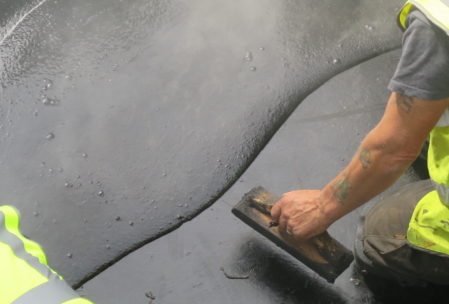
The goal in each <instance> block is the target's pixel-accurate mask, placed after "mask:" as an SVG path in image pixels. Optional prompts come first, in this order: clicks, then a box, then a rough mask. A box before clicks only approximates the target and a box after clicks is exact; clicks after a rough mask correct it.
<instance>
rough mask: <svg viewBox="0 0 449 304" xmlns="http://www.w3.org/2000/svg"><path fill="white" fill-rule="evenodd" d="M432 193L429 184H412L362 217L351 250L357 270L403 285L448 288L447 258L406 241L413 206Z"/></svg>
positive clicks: (448, 261) (448, 270) (448, 268)
mask: <svg viewBox="0 0 449 304" xmlns="http://www.w3.org/2000/svg"><path fill="white" fill-rule="evenodd" d="M432 190H434V188H433V186H432V184H431V182H430V180H424V181H419V182H414V183H411V184H409V185H406V186H405V187H402V188H401V189H399V190H398V191H397V192H396V193H395V194H393V195H391V196H388V197H386V198H385V199H383V200H381V201H380V202H379V203H377V204H376V205H375V206H374V207H373V208H372V209H371V210H369V211H368V212H366V213H365V214H364V215H363V216H362V219H361V220H362V221H361V223H360V225H359V227H358V231H357V238H356V243H355V248H354V249H355V250H354V251H355V258H356V262H357V263H358V264H359V265H360V268H362V269H363V270H364V271H367V272H368V273H372V274H374V275H377V276H380V277H384V278H386V279H390V280H393V281H396V282H398V283H401V284H403V285H409V286H410V285H422V284H423V283H433V284H438V285H449V256H448V255H445V254H443V253H438V252H435V251H430V250H426V249H423V248H419V247H416V246H413V245H412V244H410V243H409V242H407V238H406V236H407V229H408V224H409V222H410V218H411V216H412V213H413V210H414V208H415V206H416V204H417V203H418V202H419V200H420V199H421V198H422V197H423V196H424V195H426V194H427V193H428V192H430V191H432Z"/></svg>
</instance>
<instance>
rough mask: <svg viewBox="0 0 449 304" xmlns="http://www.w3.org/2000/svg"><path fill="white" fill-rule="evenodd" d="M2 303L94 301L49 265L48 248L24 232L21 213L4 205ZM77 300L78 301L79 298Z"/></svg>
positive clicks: (0, 215) (0, 218) (0, 224)
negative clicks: (72, 286)
mask: <svg viewBox="0 0 449 304" xmlns="http://www.w3.org/2000/svg"><path fill="white" fill-rule="evenodd" d="M0 270H1V271H0V303H2V304H3V303H5V304H6V303H8V304H11V303H12V304H40V303H42V304H44V303H46V304H47V303H48V304H52V303H55V304H61V303H73V304H75V303H76V304H78V303H79V304H81V303H83V304H84V303H91V302H89V301H87V300H84V299H82V298H79V296H78V295H77V294H76V293H75V291H73V289H72V288H71V287H70V286H68V285H67V283H65V281H64V280H63V279H62V277H60V276H59V275H57V274H56V272H54V271H53V270H51V269H50V268H49V267H48V266H47V259H46V256H45V253H44V251H43V250H42V248H41V247H40V246H39V244H37V243H36V242H33V241H31V240H29V239H27V238H26V237H24V236H23V235H22V234H21V233H20V216H19V213H18V212H17V210H16V209H14V208H13V207H11V206H0ZM75 300H76V301H75Z"/></svg>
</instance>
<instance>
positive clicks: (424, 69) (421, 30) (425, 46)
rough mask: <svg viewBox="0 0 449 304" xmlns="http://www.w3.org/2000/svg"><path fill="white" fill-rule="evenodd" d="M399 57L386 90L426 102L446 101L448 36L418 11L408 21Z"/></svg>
mask: <svg viewBox="0 0 449 304" xmlns="http://www.w3.org/2000/svg"><path fill="white" fill-rule="evenodd" d="M407 22H408V27H407V29H406V30H405V32H404V34H403V38H402V54H401V58H400V60H399V63H398V66H397V68H396V71H395V73H394V76H393V78H392V79H391V80H390V83H389V85H388V89H389V90H391V91H393V92H397V93H400V94H403V95H407V96H410V97H417V98H421V99H426V100H440V99H446V98H449V36H448V35H447V34H446V33H444V32H443V31H442V30H440V29H439V28H437V27H436V26H434V25H433V24H431V23H430V21H428V20H427V18H426V17H425V16H424V15H423V14H422V13H421V12H419V11H414V12H412V13H411V14H410V15H409V17H408V20H407Z"/></svg>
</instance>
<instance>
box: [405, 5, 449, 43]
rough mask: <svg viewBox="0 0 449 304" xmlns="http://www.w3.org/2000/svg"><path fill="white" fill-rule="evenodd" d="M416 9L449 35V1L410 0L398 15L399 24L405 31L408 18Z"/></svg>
mask: <svg viewBox="0 0 449 304" xmlns="http://www.w3.org/2000/svg"><path fill="white" fill-rule="evenodd" d="M413 7H416V8H417V9H419V10H420V11H421V12H422V13H423V14H424V15H426V17H427V18H428V19H429V20H430V21H432V23H433V24H435V25H436V26H438V27H439V28H441V29H442V30H443V31H445V32H446V33H447V34H448V35H449V17H448V16H449V3H448V0H409V1H407V3H406V4H405V5H404V7H403V8H402V10H401V11H400V13H399V15H398V22H399V24H400V25H401V27H402V28H403V29H405V28H406V27H407V26H406V24H407V23H406V21H407V16H408V14H409V13H410V11H411V10H412V9H413Z"/></svg>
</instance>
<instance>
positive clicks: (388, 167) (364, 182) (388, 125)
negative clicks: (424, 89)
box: [271, 93, 449, 239]
mask: <svg viewBox="0 0 449 304" xmlns="http://www.w3.org/2000/svg"><path fill="white" fill-rule="evenodd" d="M448 106H449V99H447V100H440V101H426V100H422V99H417V98H412V97H408V96H404V95H400V94H396V93H393V94H392V95H391V97H390V99H389V101H388V104H387V108H386V110H385V113H384V115H383V117H382V119H381V121H380V122H379V123H378V125H377V126H376V127H374V128H373V129H372V130H371V131H370V132H369V133H368V134H367V135H366V137H365V138H364V139H363V141H362V143H361V144H360V147H359V149H358V150H357V152H356V153H355V155H354V157H353V158H352V159H351V161H350V162H349V164H348V165H347V166H346V168H344V169H343V170H342V171H341V172H340V173H339V174H338V175H337V176H336V177H335V178H334V179H332V180H331V181H330V182H329V183H328V184H326V185H325V186H324V187H323V188H322V189H321V190H296V191H292V192H289V193H286V194H284V195H283V196H282V198H281V200H280V201H279V202H278V203H276V205H275V206H274V207H273V208H272V209H271V214H272V217H273V219H274V220H275V221H277V222H278V223H279V224H280V226H279V227H280V229H281V230H286V231H289V232H291V235H293V236H294V237H295V238H297V239H307V238H310V237H312V236H315V235H317V234H319V233H321V232H323V231H325V230H326V229H327V227H329V226H330V225H331V224H332V223H333V222H334V221H336V220H337V219H339V218H340V217H342V216H344V215H345V214H347V213H349V212H350V211H352V210H353V209H355V208H357V207H358V206H360V205H362V204H363V203H365V202H367V201H369V200H370V199H371V198H373V197H374V196H376V195H377V194H379V193H381V192H382V191H384V190H385V189H387V188H388V187H390V186H391V185H392V184H393V183H394V182H395V181H396V180H397V179H398V178H399V177H400V176H401V175H402V174H403V172H404V171H405V170H407V168H408V167H409V166H410V164H411V163H412V162H413V161H414V159H415V158H416V157H417V155H418V154H419V152H420V150H421V147H422V144H423V142H424V141H425V139H426V138H427V135H428V134H429V132H430V130H431V129H432V128H433V126H435V124H436V123H437V121H438V119H439V117H440V116H441V114H442V113H443V112H444V110H445V109H446V108H447V107H448ZM348 136H350V135H349V134H348ZM317 169H319V168H317Z"/></svg>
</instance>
